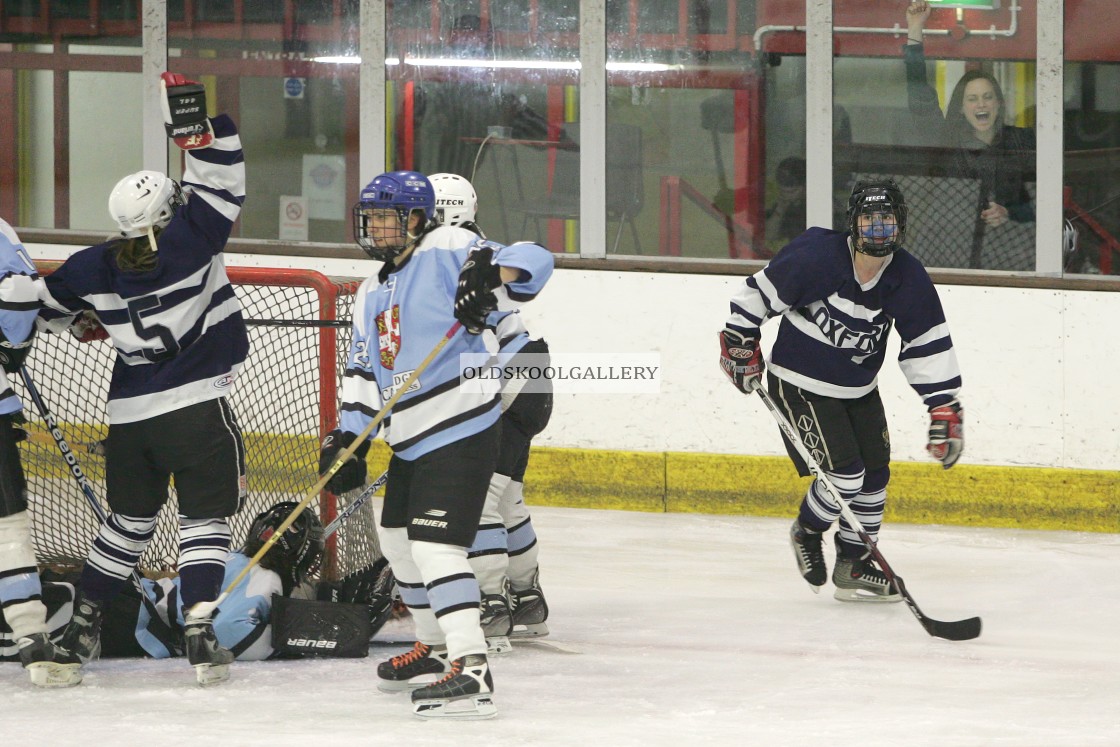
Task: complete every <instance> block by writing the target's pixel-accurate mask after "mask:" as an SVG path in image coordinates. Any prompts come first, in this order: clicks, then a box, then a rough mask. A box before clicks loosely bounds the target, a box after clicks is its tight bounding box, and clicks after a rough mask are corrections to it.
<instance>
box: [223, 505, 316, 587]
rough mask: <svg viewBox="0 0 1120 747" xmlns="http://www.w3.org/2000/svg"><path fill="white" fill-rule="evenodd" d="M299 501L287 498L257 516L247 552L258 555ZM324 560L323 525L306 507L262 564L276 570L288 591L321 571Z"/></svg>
mask: <svg viewBox="0 0 1120 747" xmlns="http://www.w3.org/2000/svg"><path fill="white" fill-rule="evenodd" d="M298 505H299V504H298V503H294V502H292V501H284V502H283V503H277V504H276V505H275V506H273V507H272V508H270V509H268V510H267V511H262V512H261V513H259V514H257V517H256V518H255V519H253V523H252V525H250V527H249V536H248V537H247V538H246V539H245V548H244V550H243V552H244V553H245V554H246V555H249V556H250V557H252V556H253V555H256V554H257V552H258V551H259V550H260V549H261V547H262V546H263V545H264V543H265V542H267V541H268V538H269V537H271V536H272V535H273V534H274V533H275V532H276V529H277V528H278V527H279V526H280V525H281V524H283V523H284V520H285V519H287V518H288V516H290V515H291V513H292V511H294V510H295V508H296V506H298ZM322 559H323V524H322V522H320V521H319V517H318V516H316V515H315V512H314V510H313V509H311V508H307V509H305V510H304V511H303V512H302V513H301V514H300V515H299V516H297V517H296V520H295V521H294V522H292V525H291V526H290V527H288V529H287V531H285V532H284V534H283V535H282V536H281V537H279V538H278V539H277V540H276V542H275V543H273V546H272V547H271V548H270V549H269V551H268V552H267V553H265V556H264V557H263V558H262V559H261V562H260V564H261V567H262V568H267V569H269V570H271V571H276V573H278V574H279V575H280V579H281V580H282V581H283V582H284V591H285V593H287V592H290V591H291V589H293V588H295V587H296V586H299V585H300V584H301V583H303V581H305V580H306V579H307V577H308V576H310V575H312V574H313V573H315V572H316V571H317V570H319V562H320V561H321V560H322Z"/></svg>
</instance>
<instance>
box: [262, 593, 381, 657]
mask: <svg viewBox="0 0 1120 747" xmlns="http://www.w3.org/2000/svg"><path fill="white" fill-rule="evenodd" d="M373 633H374V630H373V625H372V624H371V623H370V619H369V608H368V607H366V605H364V604H352V603H348V602H329V601H320V600H317V599H293V598H291V597H285V596H281V595H279V594H274V595H273V596H272V648H273V649H275V651H276V653H277V655H279V656H281V657H298V656H332V657H339V658H350V659H360V658H363V657H365V656H368V655H369V639H370V638H372V637H373Z"/></svg>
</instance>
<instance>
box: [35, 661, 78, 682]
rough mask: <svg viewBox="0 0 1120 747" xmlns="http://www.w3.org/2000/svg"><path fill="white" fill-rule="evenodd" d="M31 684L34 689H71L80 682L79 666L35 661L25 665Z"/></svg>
mask: <svg viewBox="0 0 1120 747" xmlns="http://www.w3.org/2000/svg"><path fill="white" fill-rule="evenodd" d="M27 673H28V674H29V675H31V684H32V685H35V686H36V687H73V686H74V685H78V684H81V682H82V667H81V665H80V664H58V663H57V662H53V661H37V662H35V663H34V664H28V665H27Z"/></svg>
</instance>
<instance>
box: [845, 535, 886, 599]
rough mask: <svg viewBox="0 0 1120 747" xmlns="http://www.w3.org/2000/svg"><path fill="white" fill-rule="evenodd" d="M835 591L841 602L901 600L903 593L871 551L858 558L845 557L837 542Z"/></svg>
mask: <svg viewBox="0 0 1120 747" xmlns="http://www.w3.org/2000/svg"><path fill="white" fill-rule="evenodd" d="M832 583H834V584H836V591H835V593H833V595H832V596H834V597H835V598H836V599H839V600H840V601H841V602H899V601H901V600H902V595H901V594H899V593H898V589H896V588H895V587H894V584H891V583H889V582H888V581H887V577H886V575H884V574H883V572H882V571H881V570H879V567H878V566H876V565H875V563H874V561H872V560H871V553H870V552H864V554H863V555H861V556H859V557H857V558H845V557H843V556H842V555H841V554H840V543H839V541H838V542H837V544H836V568H834V569H833V571H832Z"/></svg>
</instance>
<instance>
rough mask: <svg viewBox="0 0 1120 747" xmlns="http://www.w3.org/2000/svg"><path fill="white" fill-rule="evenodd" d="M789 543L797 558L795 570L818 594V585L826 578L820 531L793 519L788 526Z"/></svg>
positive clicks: (826, 567)
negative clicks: (791, 523)
mask: <svg viewBox="0 0 1120 747" xmlns="http://www.w3.org/2000/svg"><path fill="white" fill-rule="evenodd" d="M789 544H790V547H792V548H793V555H794V557H795V558H797V570H799V571H800V572H801V577H802V578H804V579H805V580H806V581H808V582H809V586H810V587H811V588H812V589H813V593H814V594H820V593H821V589H820V587H822V586H824V582H825V580H826V579H827V578H828V565H827V564H826V563H825V561H824V551H823V550H822V549H821V533H820V532H816V531H813V530H812V529H808V528H806V527H804V526H802V524H801V520H800V519H794V520H793V526H791V527H790V528H789Z"/></svg>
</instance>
